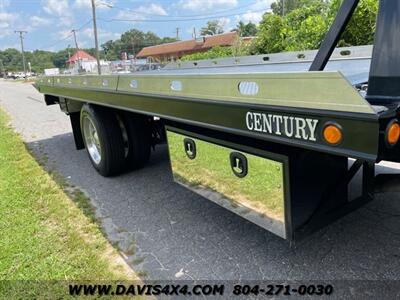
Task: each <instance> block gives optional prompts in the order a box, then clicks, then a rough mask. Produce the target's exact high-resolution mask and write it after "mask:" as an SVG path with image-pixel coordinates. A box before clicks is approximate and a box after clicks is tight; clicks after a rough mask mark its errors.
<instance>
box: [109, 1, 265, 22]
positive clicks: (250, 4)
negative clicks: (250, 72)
mask: <svg viewBox="0 0 400 300" xmlns="http://www.w3.org/2000/svg"><path fill="white" fill-rule="evenodd" d="M256 3H257V1H255V2H252V3H248V4H245V5H241V6H237V7H233V8H230V9H224V10H219V11H215V12H213V13H211V14H210V13H208V14H196V15H179V16H174V17H176V18H192V17H202V16H203V17H206V16H210V15H215V14H219V13H226V12H228V11H234V10H239V9H242V8H246V7H250V6H253V5H255V4H256ZM110 8H115V9H118V10H122V11H129V12H133V13H137V14H141V15H149V16H157V17H169V16H167V15H161V14H154V13H147V12H145V11H138V10H137V9H130V8H124V7H119V6H115V5H112V7H110Z"/></svg>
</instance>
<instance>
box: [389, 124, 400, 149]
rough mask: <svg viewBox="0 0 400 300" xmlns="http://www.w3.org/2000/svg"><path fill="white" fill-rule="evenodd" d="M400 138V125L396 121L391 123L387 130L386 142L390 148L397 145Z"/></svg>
mask: <svg viewBox="0 0 400 300" xmlns="http://www.w3.org/2000/svg"><path fill="white" fill-rule="evenodd" d="M399 138H400V125H399V123H397V122H396V121H394V122H392V123H390V124H389V125H388V128H387V130H386V141H387V142H388V144H389V145H390V146H394V145H396V144H397V142H398V141H399Z"/></svg>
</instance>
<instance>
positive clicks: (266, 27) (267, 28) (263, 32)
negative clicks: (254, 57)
mask: <svg viewBox="0 0 400 300" xmlns="http://www.w3.org/2000/svg"><path fill="white" fill-rule="evenodd" d="M285 32H286V24H285V21H284V19H283V18H282V17H280V16H278V15H273V14H270V13H266V14H264V16H263V19H262V21H261V22H260V25H259V31H258V34H257V40H256V43H255V52H256V53H275V52H281V51H284V50H285Z"/></svg>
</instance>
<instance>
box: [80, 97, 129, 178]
mask: <svg viewBox="0 0 400 300" xmlns="http://www.w3.org/2000/svg"><path fill="white" fill-rule="evenodd" d="M80 123H81V130H82V135H83V140H84V142H85V147H86V151H87V152H88V154H89V158H90V161H91V162H92V165H93V167H94V168H95V169H96V170H97V171H98V172H99V173H100V174H101V175H103V176H112V175H117V174H118V173H120V172H122V171H123V170H124V166H125V160H126V155H125V152H126V150H125V145H124V139H123V136H122V131H121V128H120V126H119V123H118V120H117V118H116V115H115V113H114V112H113V111H112V110H110V109H107V108H103V107H99V106H93V105H90V104H85V105H83V107H82V109H81V119H80Z"/></svg>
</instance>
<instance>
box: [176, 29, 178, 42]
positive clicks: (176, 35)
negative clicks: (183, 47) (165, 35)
mask: <svg viewBox="0 0 400 300" xmlns="http://www.w3.org/2000/svg"><path fill="white" fill-rule="evenodd" d="M176 39H177V40H179V27H176Z"/></svg>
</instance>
